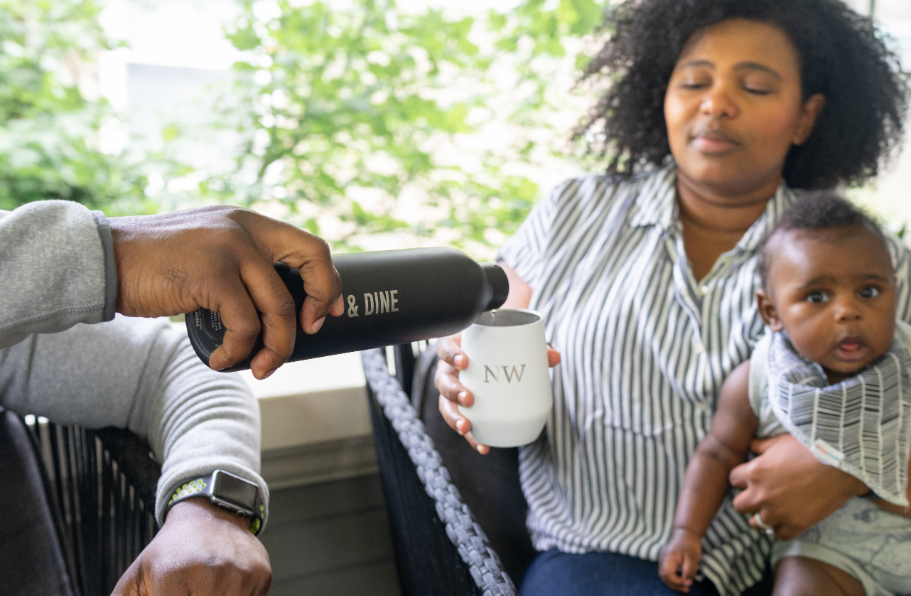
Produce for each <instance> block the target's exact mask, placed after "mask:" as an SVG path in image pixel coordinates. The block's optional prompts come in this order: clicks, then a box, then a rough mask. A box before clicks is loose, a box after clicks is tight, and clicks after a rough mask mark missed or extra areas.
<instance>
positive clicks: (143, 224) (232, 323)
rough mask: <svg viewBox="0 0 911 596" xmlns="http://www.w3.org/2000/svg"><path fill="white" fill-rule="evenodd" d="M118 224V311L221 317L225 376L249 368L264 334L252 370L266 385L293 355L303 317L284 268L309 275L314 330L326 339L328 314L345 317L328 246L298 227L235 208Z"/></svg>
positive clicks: (220, 361) (114, 225)
mask: <svg viewBox="0 0 911 596" xmlns="http://www.w3.org/2000/svg"><path fill="white" fill-rule="evenodd" d="M108 222H109V225H110V227H111V234H112V237H113V240H114V260H115V261H116V265H117V311H118V312H120V313H122V314H125V315H129V316H139V317H159V316H172V315H177V314H182V313H188V312H192V311H194V310H196V309H198V308H208V309H210V310H214V311H218V312H219V313H221V318H222V322H223V323H224V325H225V328H226V332H225V337H224V343H223V344H222V345H221V346H220V347H219V348H218V349H217V350H215V352H213V353H212V357H211V359H210V360H209V365H210V366H211V367H212V368H214V369H215V370H221V369H223V368H227V367H229V366H232V365H234V364H237V363H238V362H240V361H241V360H243V359H244V358H245V357H246V356H247V355H248V354H249V353H250V350H252V349H253V343H254V342H255V341H256V338H257V336H258V335H259V332H260V329H261V328H264V329H263V342H264V344H265V346H264V347H263V349H262V350H261V351H260V352H259V354H257V355H256V356H255V357H254V358H253V361H252V363H251V366H250V368H251V370H252V371H253V375H254V376H255V377H256V378H258V379H263V378H265V377H267V376H268V375H270V374H271V373H272V372H273V371H274V370H275V369H276V368H278V367H279V366H281V365H282V364H283V363H284V362H285V361H286V360H287V359H288V357H289V356H290V355H291V352H292V350H293V349H294V338H295V336H296V331H297V324H296V323H297V315H298V313H297V312H295V307H294V300H293V299H292V298H291V294H290V293H289V292H288V289H287V288H286V287H285V285H284V283H282V281H281V279H280V278H279V276H278V274H277V273H276V272H275V269H274V264H275V262H276V261H282V262H283V263H285V264H286V265H288V266H289V267H295V268H299V269H300V272H301V278H303V281H304V290H305V291H306V293H307V298H306V300H305V301H304V307H303V310H302V311H301V313H300V323H301V327H302V328H303V329H304V331H306V332H307V333H316V332H317V331H318V330H319V328H320V327H321V326H322V324H323V320H324V319H325V317H326V315H327V314H332V315H333V316H340V315H341V314H342V313H343V312H344V308H343V303H342V297H341V289H342V282H341V278H340V277H339V274H338V271H336V270H335V267H333V266H332V259H331V257H330V255H329V247H328V245H327V244H326V243H325V242H324V241H323V240H322V239H320V238H318V237H316V236H314V235H312V234H309V233H307V232H304V231H303V230H299V229H298V228H295V227H294V226H292V225H289V224H286V223H283V222H280V221H277V220H274V219H270V218H268V217H265V216H263V215H259V214H257V213H255V212H253V211H248V210H245V209H238V208H234V207H206V208H203V209H193V210H189V211H178V212H175V213H165V214H161V215H148V216H135V217H112V218H110V219H109V220H108ZM260 318H261V319H262V324H260Z"/></svg>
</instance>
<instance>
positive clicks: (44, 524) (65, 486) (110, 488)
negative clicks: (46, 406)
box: [0, 410, 161, 596]
mask: <svg viewBox="0 0 911 596" xmlns="http://www.w3.org/2000/svg"><path fill="white" fill-rule="evenodd" d="M0 474H2V475H3V478H4V484H3V488H2V489H0V502H5V504H6V505H7V508H6V509H5V510H6V511H7V512H16V513H15V515H14V516H13V521H14V523H13V524H12V525H9V524H8V525H7V527H6V528H5V530H4V531H3V532H2V534H3V539H2V540H0V560H3V561H4V563H3V565H2V566H0V585H3V586H4V588H3V593H4V594H20V593H21V594H62V595H67V596H95V595H99V594H100V595H107V594H110V593H111V591H112V590H113V588H114V586H115V584H116V583H117V581H118V579H119V578H120V576H121V574H122V573H123V572H124V571H125V570H126V568H127V567H128V566H129V565H130V564H131V563H132V561H133V559H135V558H136V556H137V555H138V554H139V553H140V552H141V551H142V549H143V548H145V546H146V545H147V544H148V543H149V542H150V541H151V539H152V537H153V536H154V535H155V532H156V525H155V519H154V513H155V511H154V504H155V488H156V485H157V482H158V478H159V476H160V475H161V468H160V466H159V465H158V464H157V463H156V462H155V461H154V460H153V459H152V457H151V456H150V453H149V449H148V447H147V446H146V445H145V444H144V443H143V442H142V441H140V440H139V439H138V438H137V437H136V436H135V435H133V434H132V433H130V432H129V431H125V430H121V429H115V428H107V429H101V430H88V429H85V428H82V427H78V426H66V425H57V424H53V423H50V422H46V421H43V420H40V419H35V417H33V416H27V417H25V418H21V417H19V416H17V415H15V414H13V413H12V412H9V411H3V410H0Z"/></svg>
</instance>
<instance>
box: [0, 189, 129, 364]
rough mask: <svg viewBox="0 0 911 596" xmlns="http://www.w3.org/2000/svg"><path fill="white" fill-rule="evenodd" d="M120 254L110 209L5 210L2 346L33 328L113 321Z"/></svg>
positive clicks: (0, 244)
mask: <svg viewBox="0 0 911 596" xmlns="http://www.w3.org/2000/svg"><path fill="white" fill-rule="evenodd" d="M113 256H114V255H113V244H112V242H111V234H110V230H109V228H108V227H107V222H106V220H105V218H104V215H102V214H101V213H98V212H96V213H93V212H91V211H89V210H88V209H86V208H85V207H84V206H82V205H79V204H78V203H73V202H71V201H37V202H34V203H29V204H27V205H24V206H22V207H19V208H17V209H15V210H13V211H0V288H3V291H2V292H0V348H4V347H8V346H11V345H13V344H15V343H17V342H19V341H21V340H23V339H24V338H25V337H27V336H28V335H29V334H31V333H53V332H57V331H63V330H64V329H68V328H70V327H72V326H73V325H75V324H76V323H100V322H102V321H105V320H110V319H112V318H113V316H114V304H115V301H116V289H117V278H116V268H115V267H114V259H113Z"/></svg>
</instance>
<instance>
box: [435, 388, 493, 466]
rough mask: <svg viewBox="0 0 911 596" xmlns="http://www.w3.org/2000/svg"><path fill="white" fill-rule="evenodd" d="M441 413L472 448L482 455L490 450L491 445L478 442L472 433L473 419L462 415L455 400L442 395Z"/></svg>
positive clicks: (447, 422) (450, 426)
mask: <svg viewBox="0 0 911 596" xmlns="http://www.w3.org/2000/svg"><path fill="white" fill-rule="evenodd" d="M440 414H442V415H443V420H445V421H446V424H447V425H449V428H451V429H452V430H454V431H456V432H457V433H459V434H460V435H462V436H463V437H465V440H466V441H468V444H469V445H471V448H472V449H474V450H475V451H477V452H478V453H480V454H481V455H486V454H487V452H489V451H490V447H488V446H487V445H484V444H482V443H478V442H477V441H476V440H475V438H474V436H473V435H472V434H471V421H469V420H468V419H467V418H465V416H463V415H462V413H461V412H460V411H459V408H458V406H457V405H456V404H455V403H454V402H452V401H449V400H448V399H446V398H444V397H443V396H442V395H441V396H440Z"/></svg>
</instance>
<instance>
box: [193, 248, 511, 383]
mask: <svg viewBox="0 0 911 596" xmlns="http://www.w3.org/2000/svg"><path fill="white" fill-rule="evenodd" d="M332 263H333V264H334V265H335V268H336V269H338V272H339V275H341V278H342V297H343V299H344V301H345V312H344V314H343V315H342V316H340V317H332V316H328V317H326V321H325V323H323V326H322V328H321V329H320V330H319V332H318V333H316V334H314V335H308V334H306V333H304V331H303V330H302V329H301V328H300V319H298V329H297V339H296V340H295V342H294V352H293V353H292V354H291V357H290V358H289V359H288V361H289V362H294V361H296V360H306V359H308V358H318V357H320V356H330V355H333V354H341V353H344V352H356V351H359V350H367V349H370V348H378V347H382V346H388V345H393V344H402V343H408V342H412V341H418V340H422V339H431V338H434V337H442V336H444V335H450V334H452V333H457V332H459V331H461V330H462V329H464V328H466V327H468V326H469V325H471V324H472V323H474V321H475V320H476V319H477V318H478V316H479V315H480V314H481V313H482V312H484V311H486V310H492V309H495V308H499V307H500V306H502V304H503V302H504V301H505V300H506V295H507V294H508V293H509V281H508V280H507V278H506V273H505V272H504V271H503V270H502V269H501V268H500V267H498V266H497V265H495V264H493V263H483V264H479V263H476V262H475V261H473V260H472V259H471V258H469V257H468V256H467V255H465V254H464V253H462V252H461V251H459V250H456V249H454V248H412V249H406V250H388V251H379V252H362V253H351V254H341V255H334V256H333V257H332ZM275 270H276V271H277V272H278V274H279V276H281V278H282V280H283V281H284V282H285V285H286V286H287V287H288V290H289V291H290V292H291V296H293V297H294V303H295V304H296V306H297V309H296V310H297V312H298V313H300V310H301V308H302V307H303V304H304V298H305V297H306V294H305V293H304V285H303V282H302V281H301V278H300V274H299V272H298V270H297V269H292V268H290V267H288V266H286V265H283V264H281V263H278V264H276V266H275ZM187 332H188V333H189V335H190V343H192V344H193V349H195V350H196V354H197V355H199V357H200V359H202V361H203V362H205V363H206V364H208V363H209V356H211V355H212V352H214V351H215V349H216V348H217V347H218V346H220V345H221V343H222V340H223V339H224V334H225V329H224V326H223V325H222V322H221V317H220V316H219V314H218V313H217V312H213V311H211V310H207V309H203V308H201V309H199V310H197V311H195V312H192V313H188V314H187ZM262 347H263V341H262V334H260V336H259V338H257V340H256V344H255V346H254V347H253V350H252V351H251V352H250V355H249V356H247V358H246V359H245V360H244V361H243V362H241V363H239V364H237V365H235V366H233V367H231V368H228V369H225V371H226V372H227V371H236V370H245V369H248V368H250V362H251V361H252V360H253V356H255V355H256V354H257V353H258V352H259V350H260V349H261V348H262Z"/></svg>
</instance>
